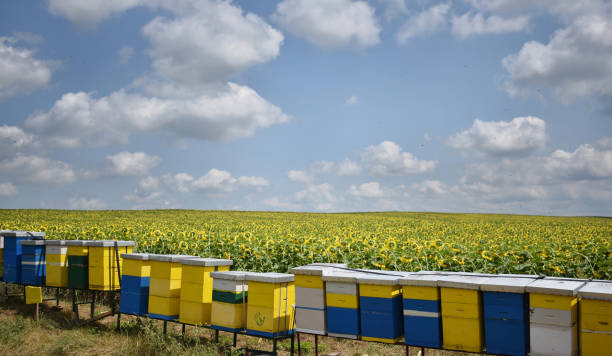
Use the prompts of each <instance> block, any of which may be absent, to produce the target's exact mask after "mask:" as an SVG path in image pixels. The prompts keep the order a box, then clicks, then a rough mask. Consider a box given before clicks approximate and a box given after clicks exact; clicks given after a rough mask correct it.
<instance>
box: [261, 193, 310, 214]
mask: <svg viewBox="0 0 612 356" xmlns="http://www.w3.org/2000/svg"><path fill="white" fill-rule="evenodd" d="M263 203H264V204H265V205H267V206H269V207H272V208H273V209H275V210H283V211H289V210H293V211H295V210H300V209H301V206H300V205H299V204H295V203H292V202H289V201H285V200H283V199H281V198H279V197H276V196H275V197H270V198H266V199H264V200H263Z"/></svg>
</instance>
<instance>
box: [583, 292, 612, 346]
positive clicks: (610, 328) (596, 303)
mask: <svg viewBox="0 0 612 356" xmlns="http://www.w3.org/2000/svg"><path fill="white" fill-rule="evenodd" d="M578 295H579V297H580V330H581V333H580V345H581V354H582V355H583V356H591V355H607V356H612V283H610V281H590V282H588V283H586V285H584V286H583V287H581V288H580V289H579V290H578Z"/></svg>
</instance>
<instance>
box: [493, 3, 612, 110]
mask: <svg viewBox="0 0 612 356" xmlns="http://www.w3.org/2000/svg"><path fill="white" fill-rule="evenodd" d="M570 5H571V6H570V7H571V8H573V9H574V10H575V11H574V12H573V13H572V15H567V14H568V13H567V12H565V11H566V10H563V11H564V12H563V13H562V15H565V17H569V19H567V20H568V21H569V25H568V26H567V27H564V28H561V29H559V30H557V31H555V32H554V33H553V35H552V36H551V38H550V41H549V42H548V43H542V42H539V41H529V42H526V43H525V44H524V45H523V47H522V48H521V49H520V51H519V52H518V53H514V54H511V55H508V56H507V57H505V58H504V59H503V60H502V64H503V66H504V68H505V69H506V71H507V72H508V82H507V90H508V93H509V94H511V95H517V94H529V93H533V92H534V91H535V90H537V89H540V88H551V89H552V91H553V93H554V94H555V96H556V97H557V98H558V99H559V100H561V101H562V102H565V103H567V102H570V101H571V100H574V99H576V98H578V97H584V96H589V95H596V96H599V97H600V98H602V99H603V100H604V101H605V102H606V103H610V102H612V66H610V63H609V62H610V61H609V60H608V59H609V58H610V57H612V39H611V36H610V33H612V20H610V19H612V3H610V2H607V3H602V2H599V1H593V2H575V4H570Z"/></svg>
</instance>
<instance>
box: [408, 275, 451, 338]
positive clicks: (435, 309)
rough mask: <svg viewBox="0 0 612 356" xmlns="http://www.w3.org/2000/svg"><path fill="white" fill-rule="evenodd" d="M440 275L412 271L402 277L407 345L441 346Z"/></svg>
mask: <svg viewBox="0 0 612 356" xmlns="http://www.w3.org/2000/svg"><path fill="white" fill-rule="evenodd" d="M441 277H442V275H441V274H439V273H436V272H431V273H429V274H427V273H422V274H413V275H410V276H406V277H404V278H401V279H400V281H399V283H400V285H401V286H402V297H403V315H404V342H405V343H406V344H407V345H414V346H422V347H432V348H441V347H442V318H441V315H440V290H439V288H438V280H439V279H440V278H441Z"/></svg>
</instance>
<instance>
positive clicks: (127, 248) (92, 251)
mask: <svg viewBox="0 0 612 356" xmlns="http://www.w3.org/2000/svg"><path fill="white" fill-rule="evenodd" d="M134 245H135V243H134V241H106V240H104V241H91V242H90V243H89V254H88V264H89V269H88V279H89V289H93V290H115V289H120V288H121V286H120V280H119V269H120V268H121V265H122V259H121V257H120V256H121V254H123V253H131V252H132V250H133V248H134ZM117 257H119V263H117Z"/></svg>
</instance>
